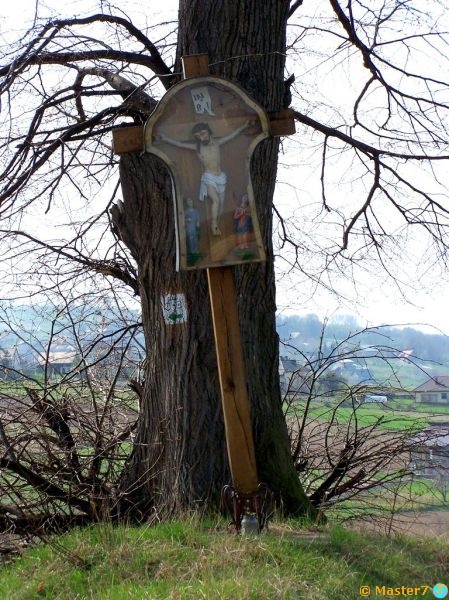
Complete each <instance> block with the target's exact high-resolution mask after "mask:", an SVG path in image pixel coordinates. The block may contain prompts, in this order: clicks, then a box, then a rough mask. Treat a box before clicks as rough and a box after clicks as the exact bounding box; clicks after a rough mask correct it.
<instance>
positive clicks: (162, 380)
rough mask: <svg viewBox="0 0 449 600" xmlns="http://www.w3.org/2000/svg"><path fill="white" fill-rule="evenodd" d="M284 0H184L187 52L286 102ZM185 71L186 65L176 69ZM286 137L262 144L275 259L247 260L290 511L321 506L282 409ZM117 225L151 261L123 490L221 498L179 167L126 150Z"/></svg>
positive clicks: (167, 504)
mask: <svg viewBox="0 0 449 600" xmlns="http://www.w3.org/2000/svg"><path fill="white" fill-rule="evenodd" d="M287 12H288V2H286V1H284V0H281V1H280V0H271V1H266V2H260V0H242V1H241V2H234V1H233V0H228V1H226V0H221V1H218V0H216V1H211V2H207V3H206V2H204V0H181V1H180V14H179V23H180V28H179V38H178V67H179V58H180V57H181V56H182V55H188V54H196V53H208V54H209V60H210V63H211V65H212V66H211V73H212V74H217V75H221V76H225V77H226V78H228V79H230V80H232V81H235V82H237V83H239V84H240V85H242V87H244V88H245V89H246V91H247V92H248V93H249V94H250V95H252V96H253V97H254V99H255V100H257V101H258V102H259V103H260V104H261V105H262V106H263V107H264V108H265V109H266V110H267V111H278V110H280V109H282V108H283V106H282V103H283V97H284V85H283V73H284V58H285V47H286V45H285V29H286V19H287ZM176 70H177V71H179V70H180V68H177V69H176ZM277 155H278V141H277V140H276V139H269V140H266V141H265V142H263V143H261V144H260V145H259V147H258V149H257V150H256V152H255V155H254V159H253V165H252V179H253V186H254V192H255V198H256V204H257V207H258V216H259V220H260V225H261V232H262V236H263V239H264V242H265V246H266V251H267V256H268V260H267V262H266V263H263V264H252V265H245V266H241V267H238V268H236V272H235V274H236V289H237V295H238V309H239V315H240V326H241V333H242V341H243V349H244V357H245V365H246V373H247V380H248V393H249V397H250V404H251V413H252V421H253V428H254V437H255V444H256V458H257V464H258V472H259V477H260V480H261V481H264V482H265V483H267V484H268V486H269V487H270V488H271V489H272V490H273V491H274V493H275V496H276V498H277V499H278V500H279V501H281V502H282V504H283V507H284V509H285V511H286V512H289V513H301V512H302V513H304V512H312V509H311V506H310V503H309V502H308V500H307V498H306V497H305V494H304V492H303V489H302V487H301V484H300V482H299V480H298V477H297V474H296V472H295V469H294V466H293V462H292V459H291V453H290V442H289V438H288V434H287V427H286V423H285V419H284V417H283V414H282V407H281V398H280V389H279V376H278V348H279V340H278V336H277V334H276V329H275V310H276V305H275V283H274V260H273V249H272V198H273V192H274V185H275V179H276V168H277ZM121 181H122V189H123V195H124V205H123V210H120V211H119V210H118V209H116V211H115V214H114V221H115V225H116V227H117V229H118V231H119V234H120V235H121V237H122V239H123V240H124V242H125V243H126V244H127V245H128V247H129V248H130V250H131V252H132V254H133V256H134V258H135V260H136V261H137V265H138V269H139V287H140V294H141V301H142V315H143V323H144V330H145V336H146V343H147V365H146V371H145V386H144V392H143V397H142V405H141V415H140V421H139V427H138V435H137V439H136V445H135V449H134V452H133V455H132V457H131V460H130V461H129V464H128V467H127V470H126V474H125V477H124V479H123V482H122V489H123V490H124V491H125V492H126V493H127V500H128V502H127V503H125V505H126V507H127V508H128V509H129V510H135V509H138V511H139V514H141V515H142V516H148V513H149V511H156V512H157V513H158V514H160V515H161V516H165V515H167V514H170V513H172V512H173V511H176V510H180V509H185V508H192V507H195V506H196V505H198V504H201V503H205V502H210V501H212V500H214V499H215V500H217V499H218V497H219V491H220V489H221V487H222V486H223V485H224V484H225V483H228V482H229V472H228V468H227V459H226V453H225V443H224V429H223V419H222V414H221V407H220V400H219V387H218V377H217V367H216V359H215V350H214V343H213V337H212V325H211V317H210V309H209V299H208V293H207V282H206V277H205V273H203V272H195V273H192V272H188V273H176V272H175V270H174V265H175V240H174V229H175V227H174V215H173V203H172V200H171V189H170V183H169V178H168V175H167V173H166V171H165V169H164V167H163V166H162V164H161V163H160V161H159V160H158V159H156V158H154V157H151V156H137V155H127V156H124V157H122V159H121ZM169 292H182V293H184V294H185V296H186V301H187V306H188V320H187V323H184V324H177V325H166V324H165V323H164V321H163V318H162V313H161V300H160V298H161V295H162V294H164V293H169Z"/></svg>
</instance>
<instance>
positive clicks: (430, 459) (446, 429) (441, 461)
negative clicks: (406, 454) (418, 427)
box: [409, 423, 449, 481]
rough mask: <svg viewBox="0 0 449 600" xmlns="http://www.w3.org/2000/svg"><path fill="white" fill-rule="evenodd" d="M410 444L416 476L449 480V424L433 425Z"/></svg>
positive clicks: (411, 460)
mask: <svg viewBox="0 0 449 600" xmlns="http://www.w3.org/2000/svg"><path fill="white" fill-rule="evenodd" d="M409 444H410V467H411V470H412V471H413V472H414V474H415V475H419V476H421V477H427V478H429V479H440V480H444V481H448V480H449V424H448V423H442V424H439V425H433V426H432V425H431V426H429V427H426V428H425V429H423V430H422V431H420V432H419V433H418V434H417V435H416V436H415V437H414V438H412V440H411V441H410V442H409Z"/></svg>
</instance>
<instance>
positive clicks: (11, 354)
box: [0, 348, 17, 379]
mask: <svg viewBox="0 0 449 600" xmlns="http://www.w3.org/2000/svg"><path fill="white" fill-rule="evenodd" d="M14 369H17V350H16V348H0V378H1V379H9V378H10V377H12V376H13V375H14V374H13V370H14Z"/></svg>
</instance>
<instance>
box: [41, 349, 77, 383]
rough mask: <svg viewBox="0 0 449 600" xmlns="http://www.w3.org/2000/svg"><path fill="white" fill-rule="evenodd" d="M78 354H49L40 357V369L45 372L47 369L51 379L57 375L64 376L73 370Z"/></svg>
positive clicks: (69, 352) (71, 352) (70, 352)
mask: <svg viewBox="0 0 449 600" xmlns="http://www.w3.org/2000/svg"><path fill="white" fill-rule="evenodd" d="M75 356H76V352H75V351H73V350H71V351H68V352H67V351H66V352H49V353H48V356H40V357H39V358H38V363H39V367H40V368H41V369H42V370H44V369H45V366H46V368H47V373H48V375H49V376H50V377H54V376H55V375H64V374H66V373H69V372H70V371H71V370H72V367H73V362H74V360H75Z"/></svg>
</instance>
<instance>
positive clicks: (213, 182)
mask: <svg viewBox="0 0 449 600" xmlns="http://www.w3.org/2000/svg"><path fill="white" fill-rule="evenodd" d="M227 181H228V178H227V177H226V173H223V171H222V172H221V173H209V171H204V173H203V174H202V175H201V183H200V200H201V201H202V202H203V201H204V198H206V197H207V186H208V185H210V186H212V187H213V188H215V189H216V190H217V192H218V193H219V194H224V192H225V190H226V183H227Z"/></svg>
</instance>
